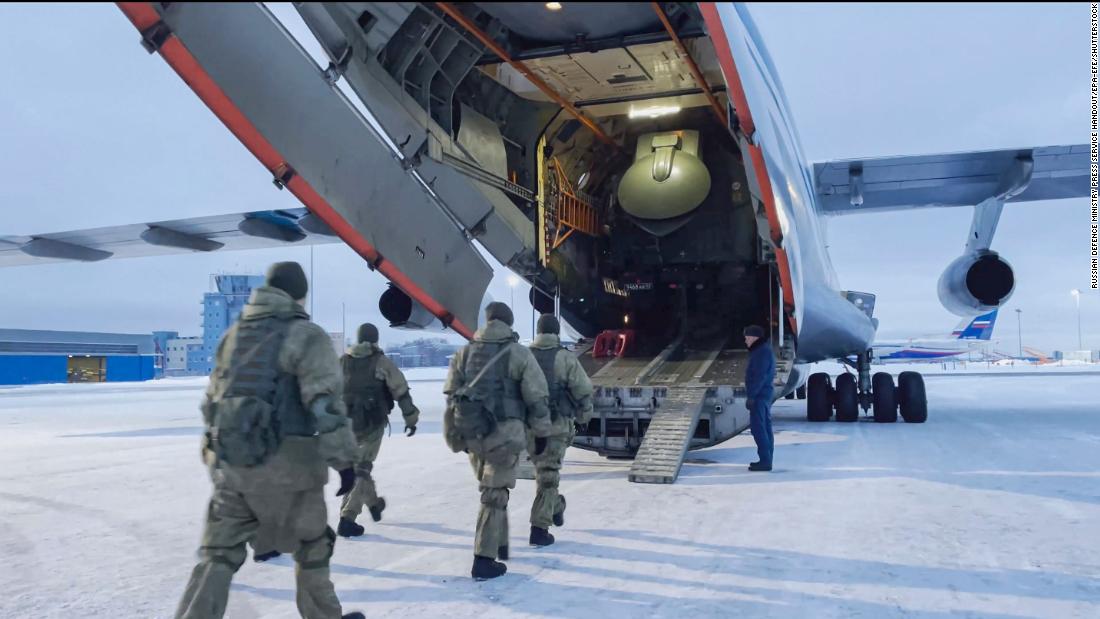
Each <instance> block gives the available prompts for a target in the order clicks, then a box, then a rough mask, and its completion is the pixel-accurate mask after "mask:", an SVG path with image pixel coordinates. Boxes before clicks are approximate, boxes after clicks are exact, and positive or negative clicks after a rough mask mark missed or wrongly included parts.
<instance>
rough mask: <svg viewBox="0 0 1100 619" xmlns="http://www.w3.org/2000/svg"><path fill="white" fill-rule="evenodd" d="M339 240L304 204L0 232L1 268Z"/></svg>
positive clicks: (335, 241)
mask: <svg viewBox="0 0 1100 619" xmlns="http://www.w3.org/2000/svg"><path fill="white" fill-rule="evenodd" d="M339 242H340V239H339V238H338V237H337V236H335V235H334V234H333V233H332V231H331V230H329V229H328V228H327V226H325V225H324V223H323V222H321V221H320V220H319V219H317V218H316V217H314V216H312V215H310V214H309V212H308V211H307V210H306V209H304V208H298V209H287V210H279V211H262V212H251V213H229V214H226V215H212V216H209V217H196V218H192V219H177V220H171V221H155V222H148V223H139V224H129V225H122V226H109V227H105V228H93V229H90V230H76V231H71V232H59V233H49V234H38V235H31V236H0V267H14V266H23V265H31V264H41V263H48V262H63V261H80V262H94V261H98V260H105V259H107V258H134V257H139V256H159V255H168V254H180V253H188V252H209V251H230V250H235V249H261V248H265V247H280V246H286V245H308V244H314V245H316V244H322V243H339Z"/></svg>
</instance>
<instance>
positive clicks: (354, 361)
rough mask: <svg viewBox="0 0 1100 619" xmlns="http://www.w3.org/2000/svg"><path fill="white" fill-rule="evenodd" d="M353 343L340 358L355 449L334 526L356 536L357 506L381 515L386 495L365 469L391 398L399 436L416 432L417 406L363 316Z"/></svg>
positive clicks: (370, 465)
mask: <svg viewBox="0 0 1100 619" xmlns="http://www.w3.org/2000/svg"><path fill="white" fill-rule="evenodd" d="M358 336H359V337H358V340H359V343H358V344H356V345H355V346H352V347H351V348H349V349H348V352H347V354H345V355H344V356H343V357H341V358H340V365H341V366H342V367H343V370H344V403H345V405H347V409H348V416H349V417H351V422H352V427H353V428H354V429H355V438H356V440H357V441H358V442H359V450H358V452H357V455H356V459H355V487H354V488H352V490H351V492H349V493H348V494H347V495H345V496H344V502H343V503H342V504H341V506H340V525H339V526H338V527H337V529H336V532H337V533H338V534H339V535H341V536H342V537H358V536H360V535H362V534H363V527H362V526H361V525H359V524H356V523H355V519H356V518H357V517H358V516H359V513H360V512H361V511H362V510H363V505H364V504H365V505H366V506H367V509H368V510H370V516H371V519H372V520H374V521H375V522H378V521H379V520H382V510H384V509H386V499H384V498H382V497H380V496H378V492H377V490H376V489H375V487H374V479H373V478H372V477H371V470H372V469H373V468H374V460H375V459H376V458H378V449H379V447H381V446H382V435H383V434H384V433H385V431H386V428H387V427H388V426H389V414H390V411H391V410H393V401H394V400H395V399H396V400H397V404H398V405H399V406H400V407H401V416H402V417H404V420H405V436H412V435H413V434H415V433H416V422H417V421H418V420H419V419H420V411H419V410H417V409H416V406H415V405H413V401H412V396H411V395H410V394H409V383H408V382H406V381H405V375H404V374H402V373H401V370H399V369H397V366H396V365H394V363H393V361H390V359H389V357H387V356H386V354H385V353H383V352H382V349H381V348H379V347H378V327H376V326H374V325H372V324H370V323H369V322H368V323H366V324H363V325H361V326H360V327H359V333H358Z"/></svg>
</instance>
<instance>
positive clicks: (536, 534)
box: [530, 527, 554, 546]
mask: <svg viewBox="0 0 1100 619" xmlns="http://www.w3.org/2000/svg"><path fill="white" fill-rule="evenodd" d="M530 541H531V545H532V546H549V545H550V544H553V543H554V536H553V535H550V532H549V531H547V530H546V529H540V528H538V527H531V540H530Z"/></svg>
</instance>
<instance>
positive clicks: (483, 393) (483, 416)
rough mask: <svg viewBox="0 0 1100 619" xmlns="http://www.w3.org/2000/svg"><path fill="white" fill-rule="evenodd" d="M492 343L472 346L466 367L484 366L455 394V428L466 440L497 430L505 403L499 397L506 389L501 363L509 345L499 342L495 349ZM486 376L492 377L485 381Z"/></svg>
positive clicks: (453, 401)
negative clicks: (499, 362)
mask: <svg viewBox="0 0 1100 619" xmlns="http://www.w3.org/2000/svg"><path fill="white" fill-rule="evenodd" d="M490 346H492V345H491V344H480V343H477V344H475V345H472V346H471V349H470V354H469V355H468V356H467V358H466V368H467V369H472V370H476V369H478V366H479V365H480V371H478V373H477V375H476V376H474V378H473V380H471V381H470V382H468V383H466V384H465V385H463V386H462V387H460V388H459V389H457V390H456V391H455V392H454V395H453V396H452V405H453V407H454V429H455V431H457V432H458V434H459V436H460V437H461V438H462V439H463V440H467V441H468V440H472V439H481V438H484V437H485V436H488V435H489V434H491V433H492V432H493V430H494V429H496V424H497V414H496V409H497V408H498V407H499V406H500V405H501V403H500V402H499V400H500V399H501V397H500V396H501V393H502V392H503V385H502V384H501V383H503V376H501V372H500V370H499V368H498V367H497V362H498V361H500V359H501V358H503V357H504V355H505V354H507V353H508V344H507V343H505V344H497V345H496V346H497V349H496V350H495V351H493V350H491V349H490V348H489V347H490ZM490 353H493V356H492V357H490V358H489V359H488V361H487V362H486V361H485V358H486V357H487V356H488V355H489V354H490ZM482 363H484V365H482ZM471 365H472V366H473V367H472V368H471ZM486 377H488V379H489V380H488V381H487V382H482V379H483V378H486Z"/></svg>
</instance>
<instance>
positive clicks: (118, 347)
mask: <svg viewBox="0 0 1100 619" xmlns="http://www.w3.org/2000/svg"><path fill="white" fill-rule="evenodd" d="M160 370H161V368H160V367H158V356H157V355H156V348H155V346H154V344H153V336H152V335H130V334H124V333H89V332H78V331H33V330H27V329H0V385H36V384H42V383H98V382H121V381H140V380H149V379H151V378H155V377H156V376H157V375H159V373H160Z"/></svg>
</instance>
